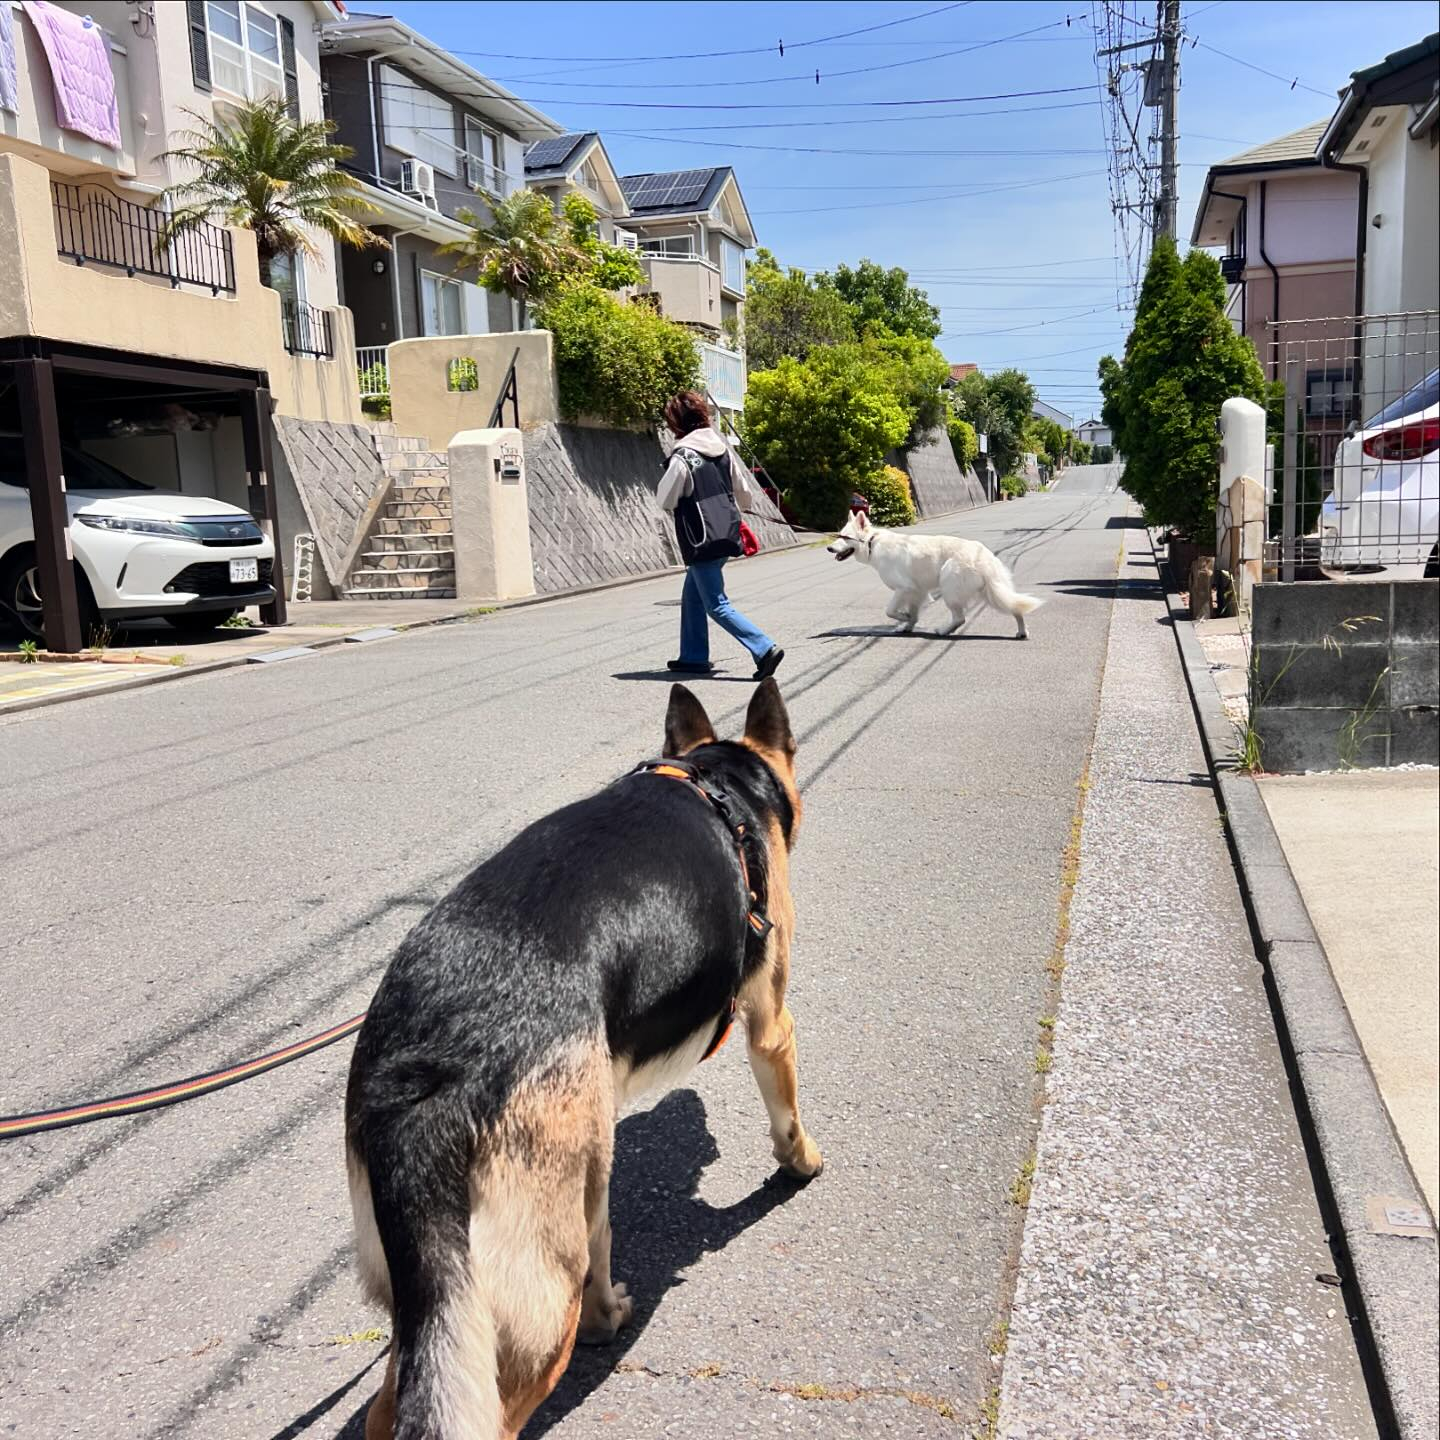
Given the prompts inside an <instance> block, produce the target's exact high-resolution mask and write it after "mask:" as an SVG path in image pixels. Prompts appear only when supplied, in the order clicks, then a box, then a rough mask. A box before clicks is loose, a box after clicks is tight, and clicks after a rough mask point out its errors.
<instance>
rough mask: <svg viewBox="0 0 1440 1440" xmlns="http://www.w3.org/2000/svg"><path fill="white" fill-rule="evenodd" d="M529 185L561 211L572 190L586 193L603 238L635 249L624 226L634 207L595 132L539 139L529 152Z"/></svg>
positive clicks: (582, 193)
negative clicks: (631, 205)
mask: <svg viewBox="0 0 1440 1440" xmlns="http://www.w3.org/2000/svg"><path fill="white" fill-rule="evenodd" d="M525 184H526V185H527V186H529V188H530V189H531V190H536V191H539V193H540V194H542V195H544V196H546V197H547V198H548V199H549V200H550V201H551V202H552V203H553V204H554V206H555V208H556V209H557V210H558V209H559V208H560V206H561V204H563V202H564V200H565V197H566V196H567V195H569V194H571V193H572V192H574V193H576V194H579V195H583V196H584V197H585V198H586V199H587V200H588V201H589V202H590V203H591V204H592V205H593V206H594V207H595V214H596V216H597V218H598V222H599V229H600V238H601V239H602V240H607V241H609V242H610V243H611V244H612V245H614V244H622V245H625V246H627V247H630V248H634V246H635V243H636V242H635V236H634V233H633V232H632V231H630V230H628V229H625V228H622V227H623V225H624V221H625V217H626V216H627V215H629V213H630V207H629V206H628V205H627V204H626V203H625V192H624V191H623V190H622V189H621V188H620V178H619V176H617V175H616V173H615V167H614V165H612V164H611V163H610V156H609V155H608V154H607V153H606V150H605V143H604V141H602V140H601V138H600V137H599V135H597V134H596V133H595V131H593V130H586V131H583V132H581V133H578V134H576V133H572V134H569V135H556V136H554V137H553V138H551V139H548V140H537V141H536V142H535V143H534V144H533V145H531V146H530V147H529V148H528V149H527V150H526V151H525Z"/></svg>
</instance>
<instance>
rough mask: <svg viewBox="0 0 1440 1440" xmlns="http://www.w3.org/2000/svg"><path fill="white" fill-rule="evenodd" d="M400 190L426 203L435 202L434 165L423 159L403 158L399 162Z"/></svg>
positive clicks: (431, 203)
mask: <svg viewBox="0 0 1440 1440" xmlns="http://www.w3.org/2000/svg"><path fill="white" fill-rule="evenodd" d="M400 190H401V193H402V194H405V195H413V196H414V197H415V198H416V199H417V200H423V201H424V202H425V203H426V204H427V205H433V204H435V167H434V166H433V165H427V164H426V163H425V162H424V161H423V160H404V161H402V162H401V164H400Z"/></svg>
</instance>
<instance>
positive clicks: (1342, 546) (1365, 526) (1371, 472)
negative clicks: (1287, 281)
mask: <svg viewBox="0 0 1440 1440" xmlns="http://www.w3.org/2000/svg"><path fill="white" fill-rule="evenodd" d="M1269 330H1270V342H1269V346H1268V354H1267V356H1266V358H1267V360H1268V362H1269V370H1270V374H1271V376H1272V377H1273V378H1274V379H1276V380H1279V381H1281V382H1283V385H1284V399H1283V408H1282V407H1274V408H1272V414H1271V421H1270V427H1271V428H1270V436H1269V438H1270V441H1271V443H1272V445H1273V448H1274V459H1273V467H1272V474H1271V476H1270V477H1268V479H1267V486H1266V489H1267V500H1268V501H1269V502H1270V503H1269V505H1268V507H1267V521H1266V560H1267V569H1270V568H1271V567H1272V566H1273V568H1274V573H1275V574H1276V575H1277V577H1278V578H1279V579H1281V580H1304V579H1313V578H1318V577H1319V576H1321V575H1328V576H1332V577H1344V576H1349V575H1354V574H1364V575H1373V574H1377V573H1379V572H1380V571H1385V572H1387V578H1392V577H1393V578H1405V577H1407V576H1416V577H1418V576H1421V575H1426V574H1428V575H1436V574H1440V313H1437V312H1435V311H1414V312H1408V313H1404V314H1393V315H1358V316H1354V315H1347V316H1338V317H1334V318H1330V319H1317V320H1282V321H1273V322H1271V324H1270V327H1269Z"/></svg>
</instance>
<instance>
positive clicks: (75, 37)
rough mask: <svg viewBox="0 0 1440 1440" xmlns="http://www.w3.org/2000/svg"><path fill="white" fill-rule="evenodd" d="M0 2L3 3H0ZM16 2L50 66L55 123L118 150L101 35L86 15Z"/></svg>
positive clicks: (28, 0) (35, 1)
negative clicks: (35, 35) (53, 92)
mask: <svg viewBox="0 0 1440 1440" xmlns="http://www.w3.org/2000/svg"><path fill="white" fill-rule="evenodd" d="M3 3H8V0H0V4H3ZM21 3H22V5H23V7H24V10H25V13H26V14H27V15H28V16H29V17H30V23H31V24H32V25H33V26H34V27H35V33H36V34H37V35H38V36H39V37H40V44H41V45H42V46H44V48H45V58H46V59H47V60H49V62H50V79H51V81H52V82H53V84H54V88H55V120H56V123H57V124H58V125H60V127H61V128H62V129H64V130H74V131H75V132H76V133H77V134H79V135H88V136H89V137H90V139H92V140H98V141H99V142H100V144H102V145H108V146H109V147H110V148H111V149H112V150H118V149H119V148H120V112H119V109H118V108H117V106H116V104H115V72H114V71H113V70H111V68H110V42H109V40H107V39H106V38H105V33H104V31H102V30H101V29H100V27H99V26H98V25H96V24H95V22H94V21H93V20H91V19H90V18H89V17H88V16H81V15H74V14H71V12H70V11H69V10H60V9H57V8H56V7H55V6H54V5H49V4H46V0H21Z"/></svg>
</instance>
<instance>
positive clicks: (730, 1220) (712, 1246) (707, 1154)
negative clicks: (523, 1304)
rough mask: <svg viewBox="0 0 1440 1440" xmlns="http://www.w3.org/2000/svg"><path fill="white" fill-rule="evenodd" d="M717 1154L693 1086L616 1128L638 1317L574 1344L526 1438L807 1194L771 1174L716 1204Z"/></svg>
mask: <svg viewBox="0 0 1440 1440" xmlns="http://www.w3.org/2000/svg"><path fill="white" fill-rule="evenodd" d="M719 1158H720V1150H719V1147H718V1146H717V1145H716V1144H715V1139H714V1137H713V1136H712V1135H711V1134H710V1128H709V1126H708V1125H707V1123H706V1118H705V1105H704V1103H703V1102H702V1101H701V1099H700V1097H699V1096H698V1095H697V1094H696V1093H695V1092H694V1091H693V1090H676V1091H674V1092H672V1093H671V1094H669V1095H667V1096H666V1097H665V1099H664V1100H662V1101H661V1102H660V1103H659V1104H658V1105H657V1106H655V1108H654V1109H653V1110H647V1111H644V1112H642V1113H641V1114H638V1115H631V1116H629V1117H627V1118H626V1119H624V1120H622V1121H621V1122H620V1124H619V1125H618V1126H617V1127H616V1130H615V1164H614V1168H613V1170H612V1171H611V1179H610V1221H611V1224H612V1226H613V1227H614V1231H615V1241H614V1246H615V1248H614V1257H615V1258H614V1271H615V1275H616V1276H617V1278H619V1279H621V1280H623V1281H624V1282H625V1283H626V1285H627V1286H629V1289H630V1295H631V1298H632V1299H633V1300H634V1301H635V1316H634V1318H633V1319H632V1320H631V1322H630V1324H629V1325H627V1326H626V1327H625V1328H624V1329H623V1330H621V1331H620V1333H619V1334H618V1335H617V1336H616V1337H615V1340H614V1342H613V1343H612V1344H610V1345H603V1346H596V1347H593V1348H592V1347H589V1346H585V1345H577V1346H576V1347H575V1358H574V1359H573V1360H571V1362H570V1368H569V1369H568V1370H567V1371H566V1372H565V1378H564V1379H563V1380H561V1382H560V1384H559V1385H558V1386H557V1387H556V1390H555V1393H554V1394H553V1395H551V1396H550V1398H549V1399H548V1400H547V1401H546V1402H545V1404H544V1405H543V1406H541V1408H540V1409H539V1410H537V1411H536V1412H535V1417H534V1419H532V1420H531V1421H530V1423H529V1425H527V1426H526V1427H525V1440H539V1437H540V1436H542V1435H548V1434H549V1433H550V1431H551V1430H552V1429H553V1428H554V1427H555V1426H556V1425H558V1424H559V1423H560V1422H561V1421H562V1420H563V1419H565V1417H566V1416H567V1415H569V1414H570V1413H571V1412H572V1411H575V1410H578V1409H579V1408H580V1406H581V1405H583V1404H584V1403H585V1401H586V1400H588V1399H589V1398H590V1396H591V1395H592V1394H593V1393H594V1392H595V1391H596V1390H597V1389H598V1388H599V1387H600V1386H601V1384H603V1383H604V1381H605V1380H606V1379H607V1378H608V1377H609V1376H610V1375H611V1374H612V1373H613V1371H614V1370H615V1367H616V1366H617V1365H618V1364H619V1363H620V1361H621V1360H623V1359H624V1358H625V1355H626V1354H627V1353H628V1352H629V1350H630V1349H631V1347H632V1346H633V1345H634V1344H635V1342H636V1341H637V1340H639V1338H640V1336H641V1335H642V1334H643V1333H644V1330H645V1327H646V1326H647V1325H648V1324H649V1323H650V1321H651V1319H652V1318H653V1317H654V1315H655V1313H656V1312H657V1311H658V1310H659V1308H660V1305H661V1302H662V1301H663V1300H664V1298H665V1293H666V1291H668V1290H669V1289H670V1287H671V1286H672V1285H675V1284H676V1283H677V1282H679V1281H680V1280H681V1279H682V1277H683V1275H684V1272H685V1271H686V1270H688V1269H689V1268H690V1267H691V1266H692V1265H695V1264H696V1263H698V1262H699V1261H700V1260H701V1259H702V1258H703V1257H704V1256H705V1255H708V1254H709V1253H710V1252H711V1251H713V1250H723V1249H724V1248H725V1246H726V1245H728V1244H729V1243H730V1241H731V1240H733V1239H734V1238H735V1237H736V1236H737V1235H739V1234H742V1233H743V1232H744V1231H746V1230H748V1229H749V1228H750V1227H751V1226H752V1225H754V1224H757V1223H758V1222H759V1221H761V1220H763V1219H764V1218H765V1217H766V1216H767V1215H768V1214H769V1213H770V1212H771V1211H772V1210H775V1209H777V1208H778V1207H779V1206H781V1205H783V1204H785V1202H786V1201H787V1200H789V1199H790V1198H791V1197H792V1196H794V1195H795V1194H796V1193H797V1192H799V1191H800V1190H803V1189H804V1188H805V1187H804V1182H803V1181H796V1180H790V1179H787V1178H786V1177H785V1176H783V1175H781V1174H780V1173H779V1172H778V1171H775V1172H772V1173H771V1174H770V1176H769V1177H768V1178H767V1179H766V1180H765V1181H764V1183H763V1184H761V1185H760V1186H758V1187H757V1188H756V1189H754V1190H752V1191H751V1192H750V1194H748V1195H747V1196H746V1197H745V1198H744V1199H743V1200H740V1201H738V1202H737V1203H736V1204H734V1205H727V1206H724V1207H723V1208H717V1207H716V1206H714V1205H710V1204H708V1203H707V1202H706V1201H704V1200H702V1199H700V1197H699V1196H698V1195H697V1194H696V1193H695V1192H696V1191H697V1190H698V1189H699V1187H700V1177H701V1176H702V1175H703V1174H704V1173H705V1170H706V1167H707V1166H709V1165H711V1164H712V1163H713V1162H714V1161H716V1160H718V1159H719Z"/></svg>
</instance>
